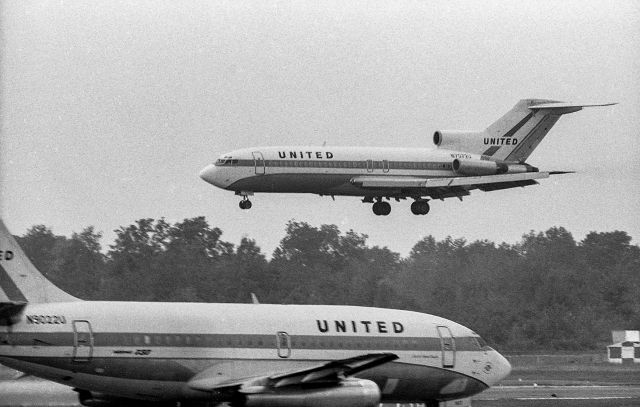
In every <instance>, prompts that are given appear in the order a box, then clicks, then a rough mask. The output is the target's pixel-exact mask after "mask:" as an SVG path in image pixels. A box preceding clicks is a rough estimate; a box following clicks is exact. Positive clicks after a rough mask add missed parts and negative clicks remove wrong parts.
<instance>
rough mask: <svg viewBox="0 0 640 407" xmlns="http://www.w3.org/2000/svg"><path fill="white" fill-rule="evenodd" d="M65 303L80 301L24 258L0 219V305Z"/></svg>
mask: <svg viewBox="0 0 640 407" xmlns="http://www.w3.org/2000/svg"><path fill="white" fill-rule="evenodd" d="M69 301H80V299H78V298H76V297H74V296H72V295H70V294H67V293H66V292H64V291H62V290H61V289H60V288H58V287H56V286H55V285H54V284H53V283H52V282H51V281H49V280H47V278H46V277H45V276H43V275H42V273H40V272H39V271H38V270H37V269H36V268H35V266H34V265H33V264H32V263H31V261H30V260H29V258H27V256H26V255H25V254H24V252H23V251H22V249H21V248H20V246H19V245H18V242H16V240H15V239H14V238H13V236H12V235H11V233H9V230H8V229H7V228H6V226H5V225H4V222H2V219H0V306H1V305H3V304H4V305H5V306H7V305H10V304H24V303H27V302H31V303H43V302H69ZM0 310H1V307H0Z"/></svg>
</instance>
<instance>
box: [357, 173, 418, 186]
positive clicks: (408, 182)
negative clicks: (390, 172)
mask: <svg viewBox="0 0 640 407" xmlns="http://www.w3.org/2000/svg"><path fill="white" fill-rule="evenodd" d="M424 181H425V178H418V177H391V176H389V177H376V176H362V177H354V178H352V179H351V183H352V184H355V185H360V186H361V187H362V188H424Z"/></svg>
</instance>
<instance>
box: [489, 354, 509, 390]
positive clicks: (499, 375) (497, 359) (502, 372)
mask: <svg viewBox="0 0 640 407" xmlns="http://www.w3.org/2000/svg"><path fill="white" fill-rule="evenodd" d="M491 365H492V370H493V371H492V376H493V377H492V381H493V383H491V385H494V384H496V383H498V382H500V381H502V380H503V379H504V378H505V377H507V376H509V373H511V363H509V361H508V360H507V358H505V357H504V356H502V355H501V354H500V353H498V352H496V351H493V352H491Z"/></svg>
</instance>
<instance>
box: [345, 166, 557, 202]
mask: <svg viewBox="0 0 640 407" xmlns="http://www.w3.org/2000/svg"><path fill="white" fill-rule="evenodd" d="M560 173H563V172H524V173H515V174H499V175H481V176H472V177H442V178H420V177H401V176H396V177H391V176H390V177H382V176H360V177H354V178H352V179H351V183H352V184H354V185H358V186H360V187H361V188H364V189H375V190H378V191H379V190H381V189H382V190H389V192H390V195H392V196H397V195H404V196H411V195H419V196H424V195H428V196H431V197H432V198H435V199H443V198H450V197H461V196H464V195H469V191H470V190H472V189H480V190H482V191H495V190H499V189H507V188H515V187H524V186H528V185H535V184H537V182H536V181H535V180H536V179H541V178H548V177H549V175H555V174H560Z"/></svg>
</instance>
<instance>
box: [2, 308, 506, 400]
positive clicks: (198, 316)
mask: <svg viewBox="0 0 640 407" xmlns="http://www.w3.org/2000/svg"><path fill="white" fill-rule="evenodd" d="M375 352H389V353H394V354H396V355H398V356H399V358H398V359H397V360H395V361H394V362H391V363H387V364H384V365H381V366H378V367H375V368H372V369H370V370H367V371H364V372H361V374H358V377H362V378H367V379H370V380H373V381H375V382H376V383H378V385H379V386H380V389H381V391H382V395H383V399H385V400H397V401H407V402H408V401H412V400H413V401H415V400H428V399H433V398H457V397H465V396H469V395H472V394H475V393H477V392H479V391H481V390H483V389H484V388H486V387H487V386H491V385H493V384H495V383H497V382H498V381H499V380H501V379H502V378H504V377H505V376H506V375H507V374H508V373H509V370H510V366H509V363H508V362H507V361H506V360H505V359H504V358H503V357H502V356H501V355H500V354H499V353H497V352H496V351H494V350H493V349H491V348H489V347H487V346H485V345H484V344H483V342H482V340H481V338H479V337H478V335H477V334H475V333H474V332H472V331H471V330H469V329H468V328H465V327H463V326H462V325H459V324H457V323H455V322H452V321H449V320H446V319H444V318H440V317H436V316H433V315H428V314H421V313H417V312H409V311H398V310H390V309H381V308H365V307H350V306H323V305H267V304H257V305H254V304H198V303H152V302H149V303H140V302H73V303H48V304H29V305H27V307H26V308H25V310H24V312H23V314H22V316H21V317H20V320H19V321H18V322H17V323H16V324H14V325H11V326H10V327H6V326H0V363H2V364H5V365H7V366H10V367H13V368H15V369H18V370H21V371H24V372H27V373H30V374H33V375H36V376H39V377H44V378H47V379H50V380H53V381H57V382H60V383H63V384H67V385H69V386H74V387H77V388H81V389H87V390H91V391H98V392H105V393H109V394H117V395H119V396H122V397H132V398H146V399H174V400H175V399H197V398H207V397H211V395H210V394H209V393H202V392H199V391H196V390H193V389H191V388H189V386H188V385H187V382H188V381H189V380H190V379H192V378H193V377H194V376H195V375H197V374H199V373H202V372H203V371H205V370H208V369H217V370H216V371H215V372H209V371H208V372H209V376H211V377H216V378H219V379H220V381H221V382H223V381H225V380H230V379H233V378H247V377H256V376H264V375H266V376H270V375H273V374H276V373H278V372H287V371H292V370H296V369H300V368H306V367H309V366H315V365H318V364H319V363H321V362H323V361H330V360H336V359H344V358H349V357H353V356H357V355H363V354H369V353H375Z"/></svg>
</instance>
